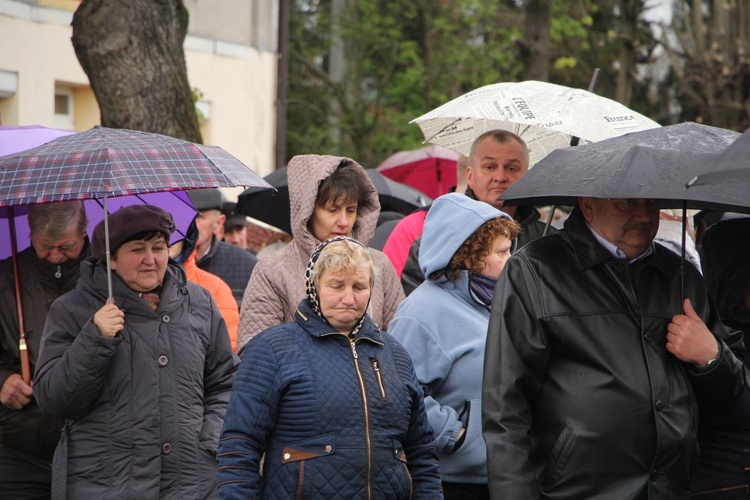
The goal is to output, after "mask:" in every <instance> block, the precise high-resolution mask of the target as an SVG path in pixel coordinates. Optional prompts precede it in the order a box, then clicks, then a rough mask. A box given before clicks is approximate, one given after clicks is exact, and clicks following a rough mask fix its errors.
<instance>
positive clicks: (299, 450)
mask: <svg viewBox="0 0 750 500" xmlns="http://www.w3.org/2000/svg"><path fill="white" fill-rule="evenodd" d="M334 436H335V434H334V433H332V432H331V433H328V434H322V435H320V436H315V437H313V438H310V439H305V440H303V441H298V442H296V443H292V444H289V445H287V446H285V447H284V448H283V449H282V450H281V463H282V466H284V467H288V466H296V467H297V470H296V474H294V473H292V474H290V472H291V471H287V473H285V474H283V476H286V477H288V478H289V479H292V477H290V476H292V475H296V479H295V483H296V486H295V493H294V497H295V498H307V495H306V493H305V487H306V486H307V487H308V488H307V489H308V490H310V486H308V485H306V482H305V477H306V476H307V477H309V478H311V479H312V478H314V477H315V476H316V474H315V473H314V471H307V472H306V469H309V467H308V463H309V461H310V460H313V459H316V458H320V457H326V456H331V455H333V454H334V453H336V443H335V439H334ZM313 489H314V488H313Z"/></svg>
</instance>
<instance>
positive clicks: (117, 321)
mask: <svg viewBox="0 0 750 500" xmlns="http://www.w3.org/2000/svg"><path fill="white" fill-rule="evenodd" d="M94 324H95V325H96V327H97V328H98V329H99V333H101V334H102V335H103V336H105V337H109V338H112V337H114V336H115V335H117V332H119V331H121V330H122V329H123V328H125V313H124V312H123V311H122V310H120V308H119V307H117V306H116V305H114V304H112V303H110V302H107V303H106V304H104V307H102V308H101V309H99V310H98V311H96V314H94Z"/></svg>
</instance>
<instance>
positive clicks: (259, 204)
mask: <svg viewBox="0 0 750 500" xmlns="http://www.w3.org/2000/svg"><path fill="white" fill-rule="evenodd" d="M365 172H367V175H368V176H369V177H370V180H371V181H372V183H373V184H374V185H375V189H376V190H377V191H378V199H379V200H380V210H381V211H383V212H385V211H390V212H398V213H401V214H408V213H411V212H413V211H414V210H416V209H418V208H421V207H425V206H427V205H429V204H430V203H432V199H431V198H429V197H428V196H427V195H425V194H424V193H422V192H421V191H418V190H416V189H414V188H412V187H410V186H407V185H405V184H401V183H400V182H396V181H394V180H391V179H389V178H387V177H385V176H384V175H383V174H381V173H380V172H378V171H376V170H372V169H365ZM263 179H264V180H265V181H266V182H268V183H269V184H270V185H271V186H273V187H274V188H276V191H263V190H261V189H258V188H248V189H246V190H245V191H243V192H242V194H240V195H239V197H238V199H237V211H238V212H240V213H242V214H245V215H248V216H250V217H252V218H254V219H258V220H259V221H262V222H265V223H266V224H270V225H272V226H274V227H277V228H279V229H281V230H283V231H286V232H287V233H290V234H291V232H292V227H291V221H290V210H289V207H290V203H289V184H288V181H287V177H286V167H283V168H280V169H278V170H276V171H274V172H272V173H270V174H268V175H267V176H265V177H264V178H263Z"/></svg>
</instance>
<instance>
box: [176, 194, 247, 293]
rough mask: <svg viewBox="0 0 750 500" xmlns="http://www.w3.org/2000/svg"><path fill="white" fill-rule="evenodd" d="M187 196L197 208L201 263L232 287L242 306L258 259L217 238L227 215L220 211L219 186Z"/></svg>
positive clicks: (205, 269) (199, 263)
mask: <svg viewBox="0 0 750 500" xmlns="http://www.w3.org/2000/svg"><path fill="white" fill-rule="evenodd" d="M188 196H189V197H190V200H191V201H192V202H193V206H194V207H195V209H196V210H198V216H197V217H196V218H195V220H194V224H195V226H196V228H197V229H198V241H197V243H196V245H195V249H196V255H195V256H196V261H197V263H198V267H199V268H201V269H203V270H204V271H208V272H209V273H213V274H215V275H217V276H218V277H219V278H221V279H222V280H224V282H226V284H228V285H229V287H230V288H231V289H232V295H234V298H235V300H236V301H237V307H241V306H242V297H243V296H244V294H245V288H246V287H247V282H248V281H249V280H250V275H251V274H252V272H253V268H254V267H255V264H256V263H257V262H258V259H257V258H256V257H255V256H254V255H253V254H251V253H250V252H247V251H244V250H241V249H239V248H237V247H235V246H232V245H230V244H229V243H225V242H223V241H221V240H220V239H219V238H218V236H217V234H218V233H219V231H220V230H221V229H222V228H223V224H224V220H225V219H226V216H225V215H224V214H222V213H221V209H222V205H223V199H222V196H221V192H219V190H218V189H196V190H192V191H188Z"/></svg>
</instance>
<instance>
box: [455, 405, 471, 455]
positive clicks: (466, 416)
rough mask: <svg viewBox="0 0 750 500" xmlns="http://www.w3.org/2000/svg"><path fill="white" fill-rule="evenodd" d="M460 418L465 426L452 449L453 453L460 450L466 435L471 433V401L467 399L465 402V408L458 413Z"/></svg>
mask: <svg viewBox="0 0 750 500" xmlns="http://www.w3.org/2000/svg"><path fill="white" fill-rule="evenodd" d="M458 420H459V421H460V422H461V424H462V426H463V429H464V433H463V434H462V435H461V437H460V438H458V439H457V440H456V444H454V445H453V451H451V453H454V452H456V451H458V449H459V448H461V446H463V444H464V443H465V442H466V436H468V434H469V422H470V421H471V401H468V400H467V401H465V402H464V409H463V410H461V413H459V414H458ZM472 430H473V428H472Z"/></svg>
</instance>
